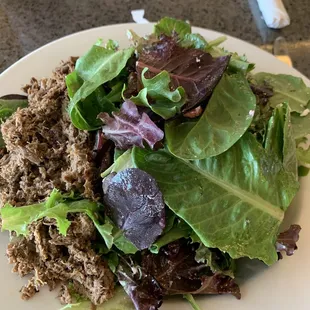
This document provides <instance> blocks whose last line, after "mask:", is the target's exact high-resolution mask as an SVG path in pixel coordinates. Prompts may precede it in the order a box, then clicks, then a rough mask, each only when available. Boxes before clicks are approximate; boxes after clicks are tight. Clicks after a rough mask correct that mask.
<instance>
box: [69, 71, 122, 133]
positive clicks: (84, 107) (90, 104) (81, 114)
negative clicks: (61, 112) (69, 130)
mask: <svg viewBox="0 0 310 310" xmlns="http://www.w3.org/2000/svg"><path fill="white" fill-rule="evenodd" d="M66 84H67V89H68V95H69V98H70V99H73V98H74V95H75V93H76V92H77V91H78V90H79V89H80V87H82V85H83V80H82V79H81V78H80V77H79V76H78V74H77V72H76V71H73V72H72V73H70V74H69V75H67V76H66ZM116 110H117V109H116V108H115V106H114V104H113V103H112V101H111V100H110V99H109V98H108V96H106V93H105V91H104V89H103V88H102V87H98V88H97V89H95V90H94V92H92V93H91V94H90V95H89V96H88V97H87V98H85V99H84V100H81V101H79V102H78V103H77V104H76V105H75V107H74V109H72V110H71V113H70V117H71V121H72V123H73V125H74V126H75V127H77V128H79V129H81V130H95V129H98V128H100V126H101V125H102V122H101V121H100V120H99V119H97V116H98V114H99V113H100V112H108V113H111V112H112V111H116Z"/></svg>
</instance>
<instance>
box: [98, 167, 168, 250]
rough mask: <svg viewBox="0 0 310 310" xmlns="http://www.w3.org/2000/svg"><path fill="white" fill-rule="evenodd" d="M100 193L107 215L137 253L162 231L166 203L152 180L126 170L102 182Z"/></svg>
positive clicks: (143, 173) (144, 175) (148, 176)
mask: <svg viewBox="0 0 310 310" xmlns="http://www.w3.org/2000/svg"><path fill="white" fill-rule="evenodd" d="M107 182H108V184H106V183H107ZM103 190H104V194H105V195H104V202H105V204H106V206H107V213H108V215H109V217H110V218H111V219H112V221H113V222H114V223H115V224H116V225H117V226H118V228H120V229H121V230H123V231H124V235H125V237H126V238H127V239H129V240H130V241H131V242H132V243H133V244H134V245H135V246H136V247H137V248H138V249H139V250H143V249H146V248H148V247H150V246H151V245H152V244H153V242H154V241H155V240H156V239H157V237H158V236H160V235H161V234H162V232H163V229H164V228H165V204H164V200H163V195H162V193H161V191H160V190H159V187H158V185H157V183H156V181H155V179H154V178H153V177H152V176H151V175H149V174H148V173H146V172H144V171H143V170H140V169H137V168H128V169H125V170H122V171H121V172H119V173H117V174H116V175H115V176H113V175H111V177H110V176H109V177H108V178H107V179H106V180H104V182H103Z"/></svg>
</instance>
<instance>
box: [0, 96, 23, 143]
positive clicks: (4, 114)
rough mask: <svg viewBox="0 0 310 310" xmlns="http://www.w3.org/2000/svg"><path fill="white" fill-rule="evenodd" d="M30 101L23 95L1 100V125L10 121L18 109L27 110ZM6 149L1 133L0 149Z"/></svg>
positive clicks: (5, 97) (4, 97) (6, 97)
mask: <svg viewBox="0 0 310 310" xmlns="http://www.w3.org/2000/svg"><path fill="white" fill-rule="evenodd" d="M27 106H28V99H27V97H26V96H22V95H6V96H3V97H1V98H0V123H3V122H5V121H6V119H8V118H9V117H10V116H11V115H12V114H13V113H14V112H15V111H16V110H17V109H18V108H26V107H27ZM2 147H5V143H4V141H3V138H2V134H1V132H0V148H2Z"/></svg>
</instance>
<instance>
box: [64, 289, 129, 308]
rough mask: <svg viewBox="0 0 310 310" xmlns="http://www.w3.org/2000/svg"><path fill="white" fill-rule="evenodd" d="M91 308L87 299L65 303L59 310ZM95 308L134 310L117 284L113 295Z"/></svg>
mask: <svg viewBox="0 0 310 310" xmlns="http://www.w3.org/2000/svg"><path fill="white" fill-rule="evenodd" d="M92 308H93V305H92V303H91V302H90V301H89V300H87V301H86V300H83V301H79V302H76V303H74V304H68V305H65V306H64V307H62V308H61V309H60V310H67V309H72V310H87V309H92ZM96 310H135V306H134V304H133V303H132V301H131V299H130V298H129V297H128V295H127V294H126V293H125V291H124V289H123V288H122V287H121V286H118V287H117V288H116V290H115V292H114V296H113V297H112V298H111V299H109V300H107V301H105V302H104V303H103V304H102V305H99V306H96Z"/></svg>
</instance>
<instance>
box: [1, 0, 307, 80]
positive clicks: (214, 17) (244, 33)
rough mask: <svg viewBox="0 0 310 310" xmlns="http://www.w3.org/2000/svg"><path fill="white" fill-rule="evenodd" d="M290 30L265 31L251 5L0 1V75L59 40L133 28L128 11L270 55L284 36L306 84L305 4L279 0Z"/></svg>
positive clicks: (217, 0)
mask: <svg viewBox="0 0 310 310" xmlns="http://www.w3.org/2000/svg"><path fill="white" fill-rule="evenodd" d="M283 2H284V4H285V6H286V9H287V11H288V13H289V15H290V17H291V25H290V26H288V27H286V28H284V29H282V30H272V29H269V28H267V26H266V25H265V22H264V20H263V19H262V18H261V13H260V11H259V8H258V5H257V2H256V0H149V1H141V0H0V73H1V72H2V71H3V70H4V69H6V68H7V67H9V66H10V65H11V64H13V63H14V62H15V61H17V60H18V59H19V58H21V57H23V56H24V55H26V54H28V53H30V52H31V51H33V50H35V49H37V48H38V47H40V46H42V45H44V44H46V43H48V42H51V41H53V40H55V39H58V38H60V37H62V36H65V35H68V34H71V33H74V32H77V31H80V30H84V29H88V28H92V27H98V26H103V25H108V24H116V23H128V22H133V20H132V16H131V10H136V9H145V18H147V19H148V20H149V21H157V20H158V19H160V18H161V17H164V16H171V17H175V18H180V19H187V20H190V21H191V23H192V24H193V25H194V26H199V27H203V28H209V29H212V30H217V31H221V32H224V33H226V34H230V35H232V36H235V37H238V38H240V39H243V40H245V41H248V42H251V43H253V44H255V45H257V46H259V47H261V48H263V49H265V50H267V51H269V52H272V48H273V42H274V40H275V39H276V38H277V37H278V36H284V37H285V39H286V41H287V43H288V52H289V54H290V56H291V58H292V61H293V65H294V67H296V68H297V69H298V70H299V71H301V72H302V73H304V74H305V75H306V76H308V77H309V78H310V14H309V13H310V0H284V1H283Z"/></svg>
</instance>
